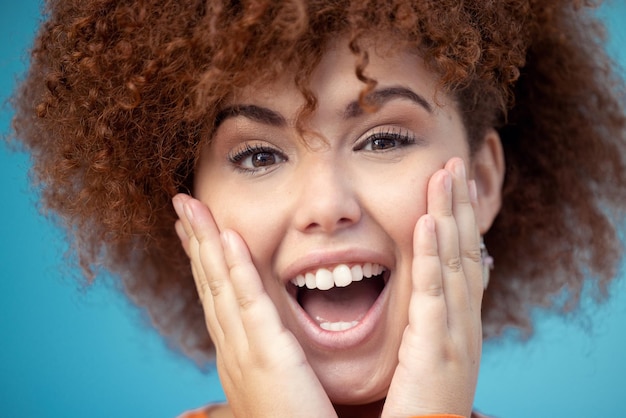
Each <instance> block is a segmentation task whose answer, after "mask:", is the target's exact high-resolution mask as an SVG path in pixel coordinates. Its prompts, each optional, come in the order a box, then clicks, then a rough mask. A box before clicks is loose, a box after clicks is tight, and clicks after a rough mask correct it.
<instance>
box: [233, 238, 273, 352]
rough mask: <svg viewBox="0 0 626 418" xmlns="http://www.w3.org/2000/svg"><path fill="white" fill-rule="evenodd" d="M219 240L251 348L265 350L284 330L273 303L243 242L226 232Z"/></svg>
mask: <svg viewBox="0 0 626 418" xmlns="http://www.w3.org/2000/svg"><path fill="white" fill-rule="evenodd" d="M221 236H222V243H223V247H224V255H225V260H226V264H227V266H228V268H229V273H230V280H231V283H232V286H233V290H234V293H235V296H236V298H237V302H238V304H239V310H240V312H241V320H242V323H243V327H244V329H245V332H246V335H247V336H248V339H249V341H250V345H251V346H257V344H263V346H268V344H271V343H275V341H266V340H267V339H268V338H270V339H275V338H276V337H277V336H279V335H280V334H281V333H283V331H284V330H285V329H284V327H283V325H282V321H281V319H280V316H279V314H278V311H277V310H276V307H275V306H274V303H273V302H272V300H271V299H270V297H269V295H268V294H267V292H266V291H265V288H264V287H263V282H262V280H261V277H260V276H259V273H258V271H257V269H256V267H255V266H254V264H253V262H252V259H251V256H250V252H249V250H248V248H247V246H246V244H245V242H244V241H243V239H242V238H241V236H239V234H237V233H236V232H235V231H231V230H225V231H223V232H222V234H221ZM274 354H275V353H274Z"/></svg>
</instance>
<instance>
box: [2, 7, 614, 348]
mask: <svg viewBox="0 0 626 418" xmlns="http://www.w3.org/2000/svg"><path fill="white" fill-rule="evenodd" d="M587 3H590V2H585V1H572V0H552V1H544V0H499V1H493V0H464V1H459V0H415V1H409V0H385V1H374V0H310V1H303V0H285V1H273V0H255V1H253V0H248V1H243V0H242V1H227V0H225V1H220V0H158V1H157V0H48V1H47V3H46V5H45V10H44V18H45V19H44V22H43V23H42V25H41V28H40V29H39V32H38V35H37V37H36V40H35V43H34V46H33V49H32V56H31V64H30V67H29V70H28V72H27V74H26V75H25V78H24V79H23V82H22V83H21V85H20V87H19V90H18V91H17V92H16V94H15V95H14V98H13V105H14V108H15V111H16V113H15V117H14V119H13V129H14V133H13V138H14V139H15V140H16V141H19V143H22V144H23V145H24V146H25V148H26V149H27V150H28V151H29V152H30V153H31V154H32V157H33V163H34V165H33V174H34V176H33V177H34V179H35V181H36V184H37V185H38V187H39V190H40V193H41V198H42V202H43V206H44V207H45V208H46V209H48V210H49V211H51V212H52V213H53V214H55V218H56V219H57V220H58V221H59V222H60V223H61V224H62V226H63V227H64V228H65V229H66V230H67V232H68V237H69V238H70V240H71V242H72V250H73V252H74V254H75V255H76V256H77V258H76V259H77V260H78V263H79V264H80V266H81V267H82V271H83V272H84V273H85V276H86V277H87V278H88V279H89V280H93V279H94V278H95V277H97V276H98V275H99V274H100V273H102V272H103V271H104V270H106V271H110V272H112V273H114V275H115V277H117V278H118V279H119V281H120V283H121V284H122V288H123V291H124V292H126V293H127V294H128V296H129V297H130V298H132V300H133V301H134V302H135V303H136V304H137V305H138V306H140V307H142V308H145V309H146V310H147V312H148V313H149V314H150V317H151V319H152V321H153V323H154V325H155V326H156V328H157V329H158V330H159V331H160V332H161V333H162V334H163V335H164V336H165V337H167V338H168V339H170V340H171V341H173V342H174V343H176V344H177V346H178V347H180V348H181V349H183V350H184V351H185V352H186V353H187V354H188V355H190V356H192V357H196V358H201V357H202V356H204V355H210V354H211V352H212V344H211V341H210V339H209V336H208V334H207V332H206V328H205V324H204V317H203V314H202V307H201V305H200V303H199V301H198V296H197V294H196V290H195V287H194V283H193V279H192V277H191V271H190V267H189V262H188V259H187V257H186V256H185V254H184V252H183V250H182V248H181V246H180V243H179V240H178V238H177V236H176V234H175V231H174V222H175V220H176V219H177V218H176V215H175V213H174V210H173V208H172V205H171V198H172V197H173V196H174V195H175V194H176V193H178V192H180V191H188V190H191V184H192V177H193V171H194V167H195V163H196V160H197V157H198V154H199V148H200V147H201V146H202V144H203V143H206V141H210V140H211V134H212V132H213V127H214V125H215V122H216V117H217V114H218V112H219V110H220V108H221V105H222V103H223V102H224V101H225V100H226V99H227V98H228V97H229V95H231V94H233V92H234V91H235V90H236V89H238V88H241V87H245V86H248V85H251V84H254V83H263V82H267V81H271V80H273V79H275V78H277V76H278V75H279V74H283V73H284V72H285V71H287V70H289V71H292V72H293V74H294V80H295V82H296V86H297V87H298V88H299V89H300V91H301V92H302V94H303V96H304V98H305V102H306V105H305V106H304V108H303V109H302V111H301V116H303V117H305V116H306V115H307V114H310V113H312V112H313V111H314V110H315V106H316V98H315V96H314V95H313V94H312V92H311V91H310V90H309V88H308V80H309V76H310V74H311V72H312V70H313V69H314V68H315V66H316V64H317V63H318V62H319V60H320V58H321V56H322V55H323V54H324V52H325V49H326V47H327V46H328V44H329V42H331V41H332V40H333V39H336V38H337V36H345V37H347V38H348V39H349V41H350V44H349V45H350V49H351V51H352V53H353V54H354V56H355V76H356V77H358V78H359V79H360V80H361V81H363V85H364V89H363V94H362V98H361V99H362V100H364V99H365V98H366V93H367V91H369V89H371V88H372V87H373V86H374V85H375V82H376V81H375V80H372V79H370V78H368V77H367V62H368V43H367V42H365V41H366V40H368V39H372V38H380V37H387V36H389V37H393V39H394V40H396V41H397V47H398V48H408V49H410V50H414V51H416V53H419V54H420V55H421V57H423V59H424V62H425V63H426V65H427V66H428V68H429V69H430V70H431V71H433V72H434V73H436V74H437V75H438V77H439V80H440V85H439V91H444V92H446V93H447V94H450V95H451V97H453V98H455V99H456V100H457V101H458V103H459V107H460V109H461V112H462V116H463V120H464V123H465V126H466V128H467V132H468V138H469V141H470V145H471V147H473V148H472V149H475V148H476V146H477V145H478V144H479V141H480V139H481V138H482V136H483V134H484V132H485V130H486V129H488V128H491V127H495V128H496V129H497V130H498V131H499V133H500V136H501V139H502V144H503V147H504V152H505V158H506V165H507V169H506V176H505V184H504V189H503V207H502V210H501V212H500V213H499V215H498V216H497V218H496V220H495V223H494V224H493V227H492V228H491V230H490V231H489V232H488V233H487V234H486V236H485V240H486V243H487V246H488V247H489V249H490V251H491V253H492V255H493V256H494V258H495V260H496V268H495V270H494V271H493V272H492V279H491V283H490V285H489V288H488V289H487V291H486V293H485V296H484V304H483V320H484V332H485V336H486V337H493V336H497V335H499V334H501V333H502V332H503V330H504V329H505V328H506V327H516V328H519V329H522V330H525V331H527V332H530V331H531V329H532V325H531V319H530V311H531V309H532V308H533V307H535V306H543V307H548V308H549V307H552V308H557V309H565V310H568V309H572V308H574V307H576V306H578V304H579V299H580V296H581V291H582V290H583V287H584V284H585V282H586V281H587V280H588V281H589V283H591V284H592V287H593V288H594V289H596V290H597V291H598V294H601V295H602V294H604V293H606V289H607V286H608V284H609V283H610V281H611V280H612V279H613V278H614V277H615V275H616V273H617V269H618V267H619V262H620V257H621V251H622V250H621V248H622V243H621V241H620V239H619V237H618V235H619V234H618V230H619V228H620V226H621V225H622V222H623V215H624V213H623V212H624V206H625V205H624V202H626V170H625V164H624V155H626V117H625V115H624V110H623V109H624V95H623V92H624V89H623V82H621V81H620V80H619V79H618V78H617V77H616V76H615V75H614V73H613V71H612V62H611V60H610V58H609V57H608V56H607V54H606V52H605V50H604V48H603V40H604V39H603V27H602V25H601V23H600V22H599V21H598V20H597V19H596V18H595V17H594V15H593V13H592V11H590V8H589V7H588V6H592V4H587ZM564 301H565V302H564Z"/></svg>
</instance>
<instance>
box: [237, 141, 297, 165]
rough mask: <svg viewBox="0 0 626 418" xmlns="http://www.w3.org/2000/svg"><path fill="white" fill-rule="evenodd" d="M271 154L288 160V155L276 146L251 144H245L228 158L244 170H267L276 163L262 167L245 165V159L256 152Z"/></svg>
mask: <svg viewBox="0 0 626 418" xmlns="http://www.w3.org/2000/svg"><path fill="white" fill-rule="evenodd" d="M262 153H265V154H271V155H273V156H274V159H275V160H280V161H281V162H282V161H286V160H287V157H285V155H284V154H282V153H281V152H279V151H278V150H276V149H275V148H272V147H268V146H266V145H260V144H255V145H250V144H245V145H244V146H243V148H240V149H237V150H235V151H233V152H232V153H230V154H229V155H228V160H229V161H230V162H231V163H232V164H233V165H234V166H235V167H236V168H237V169H238V170H241V171H244V172H256V171H260V170H267V169H269V168H271V167H272V166H273V165H275V164H271V165H269V166H266V167H264V166H260V167H244V165H243V162H244V160H246V159H248V158H251V157H253V156H254V155H256V154H262Z"/></svg>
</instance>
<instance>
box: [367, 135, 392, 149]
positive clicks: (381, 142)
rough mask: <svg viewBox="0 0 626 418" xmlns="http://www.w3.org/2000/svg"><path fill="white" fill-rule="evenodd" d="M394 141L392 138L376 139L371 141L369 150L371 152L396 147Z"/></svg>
mask: <svg viewBox="0 0 626 418" xmlns="http://www.w3.org/2000/svg"><path fill="white" fill-rule="evenodd" d="M396 146H397V143H396V140H395V139H393V138H377V139H374V140H372V145H371V149H372V150H384V149H389V148H393V147H396Z"/></svg>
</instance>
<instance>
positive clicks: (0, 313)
mask: <svg viewBox="0 0 626 418" xmlns="http://www.w3.org/2000/svg"><path fill="white" fill-rule="evenodd" d="M1 1H2V4H1V5H0V40H1V43H0V101H1V102H4V101H5V100H6V99H7V97H8V96H9V95H10V92H11V91H12V89H13V88H14V86H15V83H16V80H17V79H18V78H19V74H20V73H21V72H22V71H23V69H24V68H25V62H26V57H27V49H28V46H29V45H30V42H31V40H32V37H33V31H34V28H35V27H36V25H37V22H38V21H39V5H38V2H37V1H36V0H21V1H19V2H17V1H15V2H14V1H9V0H1ZM600 13H601V14H602V15H603V16H605V18H606V20H607V23H608V25H609V29H610V35H611V36H610V44H609V48H610V51H611V53H612V54H613V56H615V57H616V59H617V60H618V61H619V62H620V63H621V65H622V66H623V67H626V28H625V27H624V25H625V24H626V2H624V0H619V1H613V2H611V3H609V4H608V5H606V6H604V7H603V8H602V9H601V10H600ZM9 120H10V109H9V108H8V107H7V106H6V105H5V107H4V108H3V109H2V112H1V113H0V133H6V132H8V125H9ZM28 165H29V163H28V158H27V156H25V155H23V154H21V153H13V152H10V151H9V150H8V149H7V148H6V147H5V146H4V144H0V185H1V190H2V204H0V219H1V224H0V225H1V226H0V415H1V416H6V417H13V416H19V417H68V418H72V417H85V416H89V417H92V418H96V417H173V416H176V415H177V414H178V413H180V412H181V411H183V410H186V409H190V408H193V407H197V406H200V405H202V404H205V403H207V402H210V401H215V400H219V399H222V398H223V395H222V392H221V389H220V387H219V382H218V379H217V376H216V374H215V373H214V372H212V371H209V372H208V373H202V372H200V371H199V370H197V368H196V367H195V366H194V365H193V364H192V363H191V362H189V361H187V360H185V359H184V358H182V357H180V356H179V355H177V354H175V353H173V352H172V351H170V350H169V349H168V348H167V347H166V346H165V344H164V343H163V342H162V341H161V340H160V338H159V337H158V335H157V334H156V333H155V332H154V331H153V330H152V329H151V328H150V327H149V325H147V323H146V321H145V320H144V318H142V316H141V315H140V314H139V313H138V312H137V311H136V310H134V309H133V308H132V306H131V305H130V304H129V303H128V302H127V301H126V300H125V299H124V298H123V297H122V296H120V295H119V294H118V293H117V292H115V290H114V289H113V286H112V285H111V284H110V283H108V282H106V281H103V282H102V283H96V284H95V285H93V286H92V287H90V288H88V289H82V288H80V286H78V285H77V282H76V281H75V280H74V276H75V274H76V273H75V272H74V273H73V274H74V276H73V275H72V273H71V272H68V271H67V270H66V269H64V267H63V261H64V258H63V257H64V252H65V249H66V245H65V243H64V242H63V239H62V234H61V233H60V232H59V231H58V230H56V229H55V228H54V227H53V226H52V225H51V224H50V222H48V221H46V219H45V218H43V217H41V216H40V215H39V214H38V212H37V208H36V201H35V196H34V194H33V193H32V191H31V190H30V189H29V185H28V182H27V170H28ZM625 204H626V202H625ZM611 293H612V298H611V299H610V300H609V301H608V302H607V303H605V304H603V305H601V306H599V307H597V306H594V305H593V304H592V303H590V302H586V304H585V306H586V308H585V310H584V314H582V315H578V316H576V317H574V318H562V317H555V316H549V315H545V314H541V313H538V314H537V333H536V335H535V336H534V337H533V338H532V339H531V340H530V341H528V342H527V343H520V342H519V341H515V340H514V339H506V340H504V341H499V342H497V343H488V344H487V345H486V346H485V352H484V355H483V366H482V369H481V375H480V379H479V385H478V392H477V397H476V406H477V407H478V408H479V409H480V410H482V411H484V412H487V413H489V414H493V415H495V416H500V417H511V418H514V417H528V416H532V417H548V416H551V417H565V416H568V417H592V416H616V417H617V416H623V417H626V384H625V383H624V382H625V378H624V377H625V376H626V325H625V324H626V280H625V279H624V278H622V279H620V280H619V281H617V282H616V283H615V284H614V285H613V287H612V288H611ZM303 396H306V394H303Z"/></svg>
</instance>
